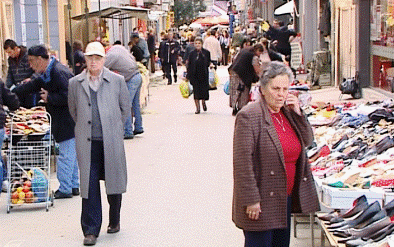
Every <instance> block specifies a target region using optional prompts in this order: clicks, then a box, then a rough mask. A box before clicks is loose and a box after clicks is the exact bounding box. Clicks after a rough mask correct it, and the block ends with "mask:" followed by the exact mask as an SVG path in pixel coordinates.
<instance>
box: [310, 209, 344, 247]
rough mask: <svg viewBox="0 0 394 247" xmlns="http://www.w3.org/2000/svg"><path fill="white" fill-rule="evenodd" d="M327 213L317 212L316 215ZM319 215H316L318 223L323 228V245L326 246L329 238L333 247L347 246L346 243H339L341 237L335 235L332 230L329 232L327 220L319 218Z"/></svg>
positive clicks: (321, 237)
mask: <svg viewBox="0 0 394 247" xmlns="http://www.w3.org/2000/svg"><path fill="white" fill-rule="evenodd" d="M324 214H326V213H316V215H317V216H318V217H319V216H322V215H324ZM318 217H316V219H317V223H318V224H319V226H320V228H321V236H320V239H321V246H326V238H327V239H328V242H329V243H330V246H332V247H346V244H340V243H338V240H339V239H340V238H339V237H336V236H334V235H333V234H332V233H331V232H329V231H328V230H327V227H326V222H327V221H323V220H321V219H319V218H318Z"/></svg>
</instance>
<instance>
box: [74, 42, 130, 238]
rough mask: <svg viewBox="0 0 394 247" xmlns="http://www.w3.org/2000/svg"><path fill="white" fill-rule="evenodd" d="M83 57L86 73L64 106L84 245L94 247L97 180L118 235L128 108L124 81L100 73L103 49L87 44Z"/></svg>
mask: <svg viewBox="0 0 394 247" xmlns="http://www.w3.org/2000/svg"><path fill="white" fill-rule="evenodd" d="M85 57H86V65H87V69H86V70H85V71H84V72H82V73H81V74H79V75H78V76H76V77H74V78H72V79H71V80H70V84H69V94H68V104H69V108H70V113H71V116H72V117H73V119H74V120H75V122H76V126H75V133H76V149H77V157H78V164H79V168H80V173H81V176H80V177H81V195H82V213H81V226H82V231H83V234H84V236H85V238H84V241H83V243H84V245H95V244H96V241H97V237H98V236H99V233H100V229H101V224H102V206H101V194H100V180H105V187H106V193H107V199H108V203H109V205H110V208H109V225H108V228H107V233H117V232H119V230H120V208H121V202H122V193H125V192H126V186H127V166H126V155H125V149H124V141H123V135H124V123H125V121H126V119H127V118H128V117H130V114H131V112H130V109H131V105H130V98H129V94H128V90H127V85H126V82H125V80H124V77H123V76H121V75H118V74H115V73H113V72H111V71H110V70H109V69H107V68H104V62H105V50H104V47H103V46H102V45H101V44H100V43H99V42H92V43H89V44H88V45H87V47H86V51H85Z"/></svg>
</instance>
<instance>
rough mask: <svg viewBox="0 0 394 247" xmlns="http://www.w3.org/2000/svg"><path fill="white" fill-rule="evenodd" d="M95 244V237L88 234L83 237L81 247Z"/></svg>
mask: <svg viewBox="0 0 394 247" xmlns="http://www.w3.org/2000/svg"><path fill="white" fill-rule="evenodd" d="M96 242H97V237H96V236H94V235H91V234H89V235H86V236H85V239H84V240H83V245H86V246H91V245H95V244H96Z"/></svg>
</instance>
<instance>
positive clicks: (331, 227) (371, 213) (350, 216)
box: [319, 195, 394, 247]
mask: <svg viewBox="0 0 394 247" xmlns="http://www.w3.org/2000/svg"><path fill="white" fill-rule="evenodd" d="M393 216H394V200H393V201H391V202H389V203H388V204H386V205H385V206H384V207H383V208H382V207H381V206H380V204H379V202H378V201H375V202H374V203H372V204H368V201H367V198H366V197H365V196H364V195H363V196H361V197H359V198H357V199H356V200H355V201H354V202H353V208H351V209H349V210H348V211H347V212H345V213H342V214H341V213H340V212H338V211H333V212H330V213H328V214H326V215H322V216H319V218H320V219H321V220H322V221H324V224H326V227H327V230H328V231H329V232H330V233H331V234H333V235H334V236H336V237H339V240H338V243H344V244H346V246H347V247H354V246H380V244H381V243H385V242H387V241H388V238H389V237H391V238H392V237H393V236H392V233H393V231H394V217H393ZM376 244H379V245H376ZM389 246H390V245H389Z"/></svg>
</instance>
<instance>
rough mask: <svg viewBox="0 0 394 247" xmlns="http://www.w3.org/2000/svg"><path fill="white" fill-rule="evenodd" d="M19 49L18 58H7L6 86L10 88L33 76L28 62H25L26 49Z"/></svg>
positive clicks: (21, 47)
mask: <svg viewBox="0 0 394 247" xmlns="http://www.w3.org/2000/svg"><path fill="white" fill-rule="evenodd" d="M19 48H20V49H21V51H20V54H19V57H17V58H12V57H9V58H8V74H7V80H6V83H5V84H6V86H7V87H8V88H10V87H11V86H12V85H15V86H16V85H18V84H19V83H20V82H21V81H23V80H24V79H26V78H30V77H31V76H32V75H33V74H34V70H33V69H32V68H30V65H29V61H28V60H27V49H26V47H24V46H20V47H19Z"/></svg>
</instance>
